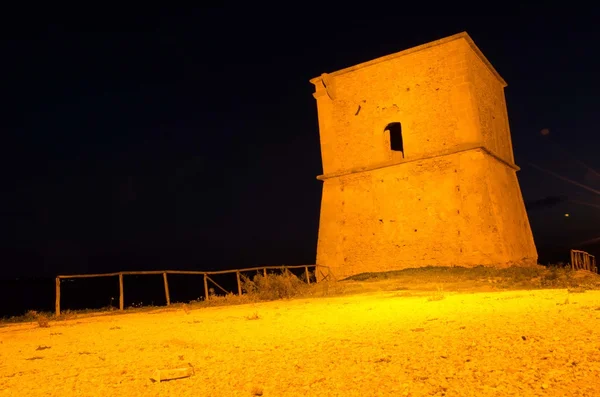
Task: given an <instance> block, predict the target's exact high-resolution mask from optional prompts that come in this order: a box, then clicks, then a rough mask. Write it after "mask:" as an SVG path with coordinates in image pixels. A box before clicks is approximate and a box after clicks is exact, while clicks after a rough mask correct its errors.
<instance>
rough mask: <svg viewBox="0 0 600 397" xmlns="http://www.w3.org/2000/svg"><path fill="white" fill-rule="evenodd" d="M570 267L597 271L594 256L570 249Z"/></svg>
mask: <svg viewBox="0 0 600 397" xmlns="http://www.w3.org/2000/svg"><path fill="white" fill-rule="evenodd" d="M571 269H573V270H589V271H590V272H594V273H598V267H597V266H596V257H595V256H594V255H590V254H588V253H587V252H585V251H578V250H571Z"/></svg>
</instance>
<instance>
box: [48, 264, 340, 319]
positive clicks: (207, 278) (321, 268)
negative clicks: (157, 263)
mask: <svg viewBox="0 0 600 397" xmlns="http://www.w3.org/2000/svg"><path fill="white" fill-rule="evenodd" d="M309 268H314V269H315V276H316V280H321V281H324V280H327V279H328V278H329V276H330V272H329V268H328V267H327V266H322V265H296V266H260V267H251V268H245V269H232V270H218V271H209V272H208V271H194V270H149V271H124V272H114V273H97V274H69V275H60V276H57V277H56V302H55V309H56V316H57V317H58V316H60V285H61V280H65V279H76V278H94V277H118V278H119V310H124V308H125V294H124V286H123V276H139V275H162V278H163V284H164V290H165V298H166V301H167V306H169V305H170V304H171V296H170V293H169V281H168V278H167V275H169V274H190V275H191V274H193V275H203V276H204V296H205V299H206V300H208V299H209V298H210V295H209V291H210V290H209V288H208V283H209V281H210V282H211V283H212V284H214V285H215V286H216V287H217V288H219V289H220V290H221V291H223V292H225V293H226V294H228V293H230V292H229V291H227V290H226V289H225V288H223V287H221V286H220V285H219V284H217V282H215V281H214V280H213V279H212V278H210V275H217V274H232V273H235V274H236V279H237V293H238V295H242V282H241V273H246V272H253V271H257V272H260V271H262V272H263V275H264V276H265V277H266V276H267V274H268V271H269V270H281V271H282V272H284V273H285V272H288V271H289V269H304V274H305V277H306V282H307V283H308V284H310V273H309V270H308V269H309ZM324 271H325V272H324ZM317 272H319V273H320V275H319V276H317V274H316V273H317ZM211 290H212V288H211Z"/></svg>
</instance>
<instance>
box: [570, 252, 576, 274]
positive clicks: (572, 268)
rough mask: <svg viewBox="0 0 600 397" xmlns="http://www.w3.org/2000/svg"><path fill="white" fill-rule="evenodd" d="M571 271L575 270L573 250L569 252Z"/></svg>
mask: <svg viewBox="0 0 600 397" xmlns="http://www.w3.org/2000/svg"><path fill="white" fill-rule="evenodd" d="M571 270H575V261H574V260H573V250H571Z"/></svg>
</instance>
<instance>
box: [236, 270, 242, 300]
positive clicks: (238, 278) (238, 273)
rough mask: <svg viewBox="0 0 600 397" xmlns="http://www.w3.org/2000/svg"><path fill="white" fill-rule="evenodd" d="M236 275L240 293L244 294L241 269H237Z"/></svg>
mask: <svg viewBox="0 0 600 397" xmlns="http://www.w3.org/2000/svg"><path fill="white" fill-rule="evenodd" d="M235 275H236V277H237V283H238V295H239V296H242V282H241V281H240V271H239V270H238V271H236V272H235Z"/></svg>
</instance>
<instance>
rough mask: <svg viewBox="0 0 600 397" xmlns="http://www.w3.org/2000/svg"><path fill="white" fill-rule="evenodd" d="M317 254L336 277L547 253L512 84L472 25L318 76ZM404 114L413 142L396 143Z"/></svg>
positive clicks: (525, 260)
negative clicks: (515, 123) (513, 129)
mask: <svg viewBox="0 0 600 397" xmlns="http://www.w3.org/2000/svg"><path fill="white" fill-rule="evenodd" d="M312 82H313V84H315V87H316V91H315V94H314V96H315V98H316V99H317V106H318V112H319V128H320V136H321V151H322V159H323V171H324V175H321V176H320V177H319V179H321V180H323V183H324V185H323V197H322V205H321V218H320V226H319V239H318V249H317V264H319V265H325V266H328V267H330V269H331V270H332V272H333V274H334V276H336V277H337V278H340V277H341V278H343V277H347V276H350V275H353V274H358V273H362V272H378V271H388V270H399V269H404V268H409V267H422V266H452V265H455V266H478V265H488V266H505V265H510V264H530V263H532V262H533V263H535V262H536V260H537V252H536V249H535V245H534V243H533V237H532V235H531V229H530V227H529V222H528V219H527V214H526V212H525V207H524V203H523V199H522V195H521V192H520V188H519V184H518V180H517V177H516V171H517V170H518V167H517V166H516V165H515V164H514V159H513V153H512V144H511V139H510V129H509V125H508V116H507V112H506V103H505V99H504V91H503V88H504V86H505V85H506V83H505V82H504V80H502V78H501V77H500V76H499V75H498V74H497V73H496V72H495V70H493V68H492V67H491V65H489V63H488V62H487V60H485V58H484V57H483V55H482V54H481V53H480V52H479V50H478V49H477V48H476V47H475V45H474V43H473V42H472V41H471V40H470V38H469V37H468V36H467V35H466V34H464V33H463V34H459V35H456V36H453V37H451V38H446V39H442V40H439V41H437V42H433V43H429V44H426V45H424V46H420V47H417V48H415V49H411V50H407V51H404V52H402V53H399V54H395V55H391V56H388V57H384V58H382V59H379V60H375V61H371V62H368V63H365V64H361V65H357V66H355V67H352V68H348V69H344V70H342V71H339V72H335V73H332V74H331V75H327V74H325V75H323V76H322V77H320V78H317V79H313V80H312ZM390 123H401V126H402V143H403V150H402V153H401V156H398V152H397V151H394V150H390V137H389V134H390V132H389V131H386V126H387V125H389V124H390Z"/></svg>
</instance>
